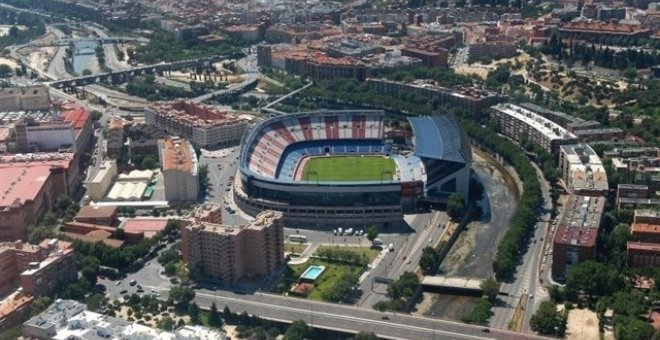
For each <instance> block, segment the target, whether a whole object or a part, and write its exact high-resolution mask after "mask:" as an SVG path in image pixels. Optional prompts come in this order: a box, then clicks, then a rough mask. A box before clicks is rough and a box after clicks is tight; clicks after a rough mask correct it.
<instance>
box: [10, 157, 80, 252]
mask: <svg viewBox="0 0 660 340" xmlns="http://www.w3.org/2000/svg"><path fill="white" fill-rule="evenodd" d="M78 170H79V166H78V159H77V157H76V156H75V154H72V153H37V154H30V155H9V156H0V179H1V180H0V241H15V240H21V239H23V240H24V239H25V238H26V236H27V226H28V225H30V224H36V223H37V222H38V221H39V219H40V218H41V216H42V215H43V214H44V213H45V212H46V211H48V210H49V209H50V208H51V207H52V206H53V205H54V204H55V201H56V200H57V197H58V196H59V195H60V194H73V193H74V192H75V191H76V190H77V188H78V186H79V178H78V176H79V172H78Z"/></svg>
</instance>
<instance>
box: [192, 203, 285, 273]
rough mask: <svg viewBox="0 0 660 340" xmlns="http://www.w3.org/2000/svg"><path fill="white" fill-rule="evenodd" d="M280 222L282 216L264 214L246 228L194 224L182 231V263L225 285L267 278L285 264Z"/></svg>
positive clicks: (201, 223)
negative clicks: (225, 283)
mask: <svg viewBox="0 0 660 340" xmlns="http://www.w3.org/2000/svg"><path fill="white" fill-rule="evenodd" d="M281 218H282V214H281V213H278V212H274V211H264V212H262V213H260V214H259V215H257V216H256V218H255V219H254V220H253V221H252V222H250V223H249V224H247V225H244V226H229V225H223V224H218V223H209V222H203V221H200V220H192V221H191V222H192V223H190V224H187V225H185V226H182V227H181V252H182V254H183V260H184V261H185V262H186V264H187V265H188V266H189V268H191V267H197V268H199V269H200V270H201V272H202V273H203V274H204V275H205V276H207V277H208V278H211V279H214V280H220V281H223V282H235V281H241V280H254V279H259V278H263V277H267V276H269V275H271V274H273V273H274V272H275V271H276V270H277V268H278V267H280V266H281V265H282V264H283V263H284V229H283V226H282V224H281Z"/></svg>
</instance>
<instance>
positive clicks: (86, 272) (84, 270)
mask: <svg viewBox="0 0 660 340" xmlns="http://www.w3.org/2000/svg"><path fill="white" fill-rule="evenodd" d="M80 266H81V269H80V272H81V274H82V276H83V277H84V278H85V279H87V281H89V282H90V283H91V284H93V285H95V284H96V277H97V275H98V274H99V270H100V266H101V262H100V261H99V259H97V258H96V257H93V256H84V257H82V258H81V259H80Z"/></svg>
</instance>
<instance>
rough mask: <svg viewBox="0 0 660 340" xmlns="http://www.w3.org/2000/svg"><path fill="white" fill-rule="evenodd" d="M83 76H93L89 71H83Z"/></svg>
mask: <svg viewBox="0 0 660 340" xmlns="http://www.w3.org/2000/svg"><path fill="white" fill-rule="evenodd" d="M82 75H83V76H90V75H92V71H90V70H89V69H84V70H83V71H82Z"/></svg>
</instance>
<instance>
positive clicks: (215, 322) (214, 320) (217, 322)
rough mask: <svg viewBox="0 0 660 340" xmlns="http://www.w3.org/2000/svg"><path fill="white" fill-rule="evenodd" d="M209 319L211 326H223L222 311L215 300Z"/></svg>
mask: <svg viewBox="0 0 660 340" xmlns="http://www.w3.org/2000/svg"><path fill="white" fill-rule="evenodd" d="M208 321H209V326H213V327H218V328H220V327H222V319H221V318H220V312H218V307H217V306H216V305H215V302H214V303H213V304H212V305H211V311H210V312H209V318H208Z"/></svg>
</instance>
